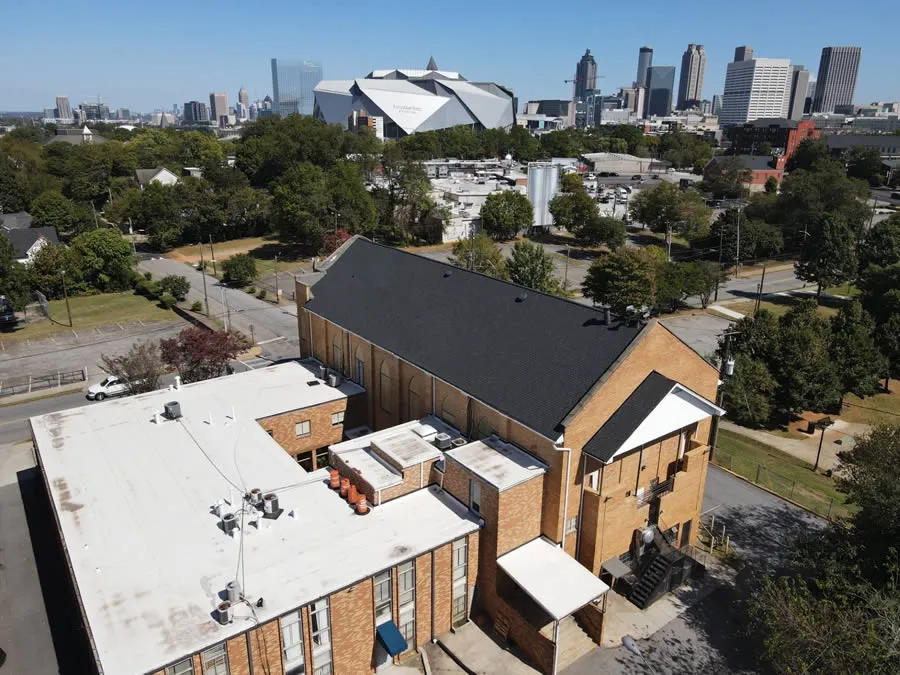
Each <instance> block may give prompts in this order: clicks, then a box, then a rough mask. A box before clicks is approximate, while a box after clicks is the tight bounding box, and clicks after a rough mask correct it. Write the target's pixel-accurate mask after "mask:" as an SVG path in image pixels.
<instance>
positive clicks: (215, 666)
mask: <svg viewBox="0 0 900 675" xmlns="http://www.w3.org/2000/svg"><path fill="white" fill-rule="evenodd" d="M200 662H201V663H202V664H203V675H228V656H226V654H225V643H224V642H222V643H221V644H217V645H216V646H215V647H210V648H209V649H207V650H206V651H205V652H200Z"/></svg>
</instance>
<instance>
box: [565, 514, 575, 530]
mask: <svg viewBox="0 0 900 675" xmlns="http://www.w3.org/2000/svg"><path fill="white" fill-rule="evenodd" d="M577 529H578V516H572V517H571V518H569V519H568V520H567V521H566V534H572V533H573V532H574V531H575V530H577Z"/></svg>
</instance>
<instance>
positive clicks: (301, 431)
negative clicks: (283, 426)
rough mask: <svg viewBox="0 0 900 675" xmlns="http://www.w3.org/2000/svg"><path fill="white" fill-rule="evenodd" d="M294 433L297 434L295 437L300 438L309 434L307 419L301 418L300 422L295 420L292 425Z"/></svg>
mask: <svg viewBox="0 0 900 675" xmlns="http://www.w3.org/2000/svg"><path fill="white" fill-rule="evenodd" d="M294 433H295V434H296V435H297V438H301V437H303V436H309V433H310V424H309V420H303V421H302V422H297V423H296V424H295V425H294Z"/></svg>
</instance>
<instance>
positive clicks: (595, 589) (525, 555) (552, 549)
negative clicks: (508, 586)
mask: <svg viewBox="0 0 900 675" xmlns="http://www.w3.org/2000/svg"><path fill="white" fill-rule="evenodd" d="M497 564H498V565H499V566H500V568H501V569H502V570H503V571H504V572H506V573H507V574H508V575H509V576H510V578H512V580H513V581H515V582H516V583H517V584H518V585H519V586H520V587H521V588H522V590H523V591H525V592H526V593H527V594H528V595H529V596H531V599H532V600H534V601H535V602H536V603H538V604H539V605H540V606H541V607H542V608H543V609H544V610H545V611H546V612H547V613H548V614H549V615H550V616H552V617H553V618H554V619H556V620H557V621H559V620H560V619H564V618H566V617H567V616H569V615H570V614H573V613H575V612H576V611H578V610H579V609H581V608H582V607H584V606H585V605H586V604H588V603H589V602H592V601H593V600H596V599H597V598H599V597H600V596H602V595H603V594H604V593H606V592H607V591H608V590H609V586H607V585H606V584H605V583H603V582H602V581H600V579H598V578H597V577H595V576H594V575H593V574H591V573H590V571H589V570H588V569H587V568H585V567H582V565H581V563H579V562H578V561H577V560H575V558H572V557H571V556H569V555H568V554H567V553H566V552H565V551H563V550H562V549H561V548H559V547H558V546H557V545H556V544H554V543H553V542H551V541H549V540H547V539H544V538H543V537H538V538H537V539H532V540H531V541H529V542H528V543H527V544H525V545H523V546H520V547H519V548H517V549H515V550H514V551H510V552H509V553H507V554H505V555H502V556H500V557H499V558H497Z"/></svg>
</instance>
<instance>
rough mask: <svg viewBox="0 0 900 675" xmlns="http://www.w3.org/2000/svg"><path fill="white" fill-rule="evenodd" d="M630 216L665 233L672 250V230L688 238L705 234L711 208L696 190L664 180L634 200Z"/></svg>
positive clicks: (710, 217)
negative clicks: (682, 188) (689, 189)
mask: <svg viewBox="0 0 900 675" xmlns="http://www.w3.org/2000/svg"><path fill="white" fill-rule="evenodd" d="M631 217H632V218H633V219H634V220H635V221H636V222H639V223H644V224H645V225H647V226H648V227H649V228H650V229H651V230H653V231H654V232H662V233H665V235H666V244H667V248H668V249H669V253H671V246H672V235H673V233H675V234H681V235H683V236H685V237H687V238H688V239H692V238H698V237H701V236H704V235H705V234H706V233H707V232H708V231H709V222H710V220H711V219H712V210H711V209H710V208H709V207H708V206H706V203H705V202H704V201H703V198H702V197H701V196H700V195H699V194H697V193H696V192H690V191H682V190H681V189H680V188H679V187H678V186H677V185H675V184H673V183H668V182H662V183H660V184H659V185H657V186H655V187H652V188H650V189H649V190H643V191H641V193H640V194H638V195H637V196H636V197H635V198H634V199H632V200H631Z"/></svg>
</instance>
